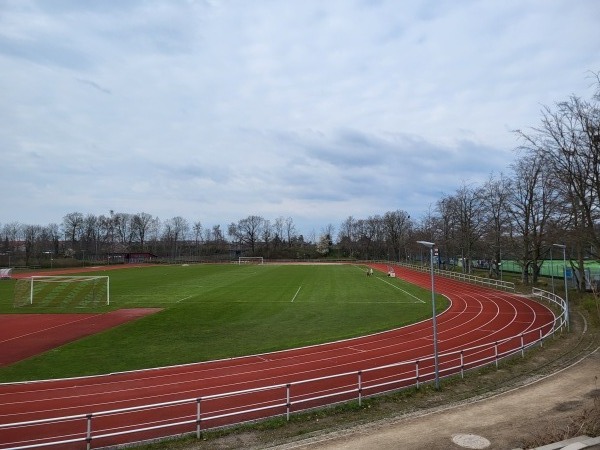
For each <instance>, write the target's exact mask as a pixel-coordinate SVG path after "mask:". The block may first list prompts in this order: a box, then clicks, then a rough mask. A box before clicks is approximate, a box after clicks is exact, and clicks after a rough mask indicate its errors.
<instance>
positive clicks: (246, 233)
mask: <svg viewBox="0 0 600 450" xmlns="http://www.w3.org/2000/svg"><path fill="white" fill-rule="evenodd" d="M264 224H265V219H263V218H262V217H260V216H248V217H246V218H245V219H241V220H240V221H239V222H238V223H237V224H235V223H231V224H230V225H229V228H228V233H229V235H230V236H232V237H234V238H235V239H236V240H238V242H240V243H241V244H245V245H249V246H250V251H251V252H252V254H254V252H255V251H256V244H257V242H258V238H259V236H260V234H261V232H262V229H263V227H264Z"/></svg>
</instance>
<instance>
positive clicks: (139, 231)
mask: <svg viewBox="0 0 600 450" xmlns="http://www.w3.org/2000/svg"><path fill="white" fill-rule="evenodd" d="M153 220H154V219H153V218H152V216H151V215H150V214H148V213H145V212H141V213H137V214H134V215H133V217H132V218H131V232H132V234H133V235H134V236H136V237H137V239H138V241H139V243H140V249H141V250H142V251H143V250H144V243H145V241H146V234H147V233H148V231H149V230H150V227H151V226H152V221H153Z"/></svg>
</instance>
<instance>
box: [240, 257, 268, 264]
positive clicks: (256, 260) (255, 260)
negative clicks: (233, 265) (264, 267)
mask: <svg viewBox="0 0 600 450" xmlns="http://www.w3.org/2000/svg"><path fill="white" fill-rule="evenodd" d="M264 262H265V260H264V259H263V257H262V256H240V257H239V259H238V264H264Z"/></svg>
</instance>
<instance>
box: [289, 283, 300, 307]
mask: <svg viewBox="0 0 600 450" xmlns="http://www.w3.org/2000/svg"><path fill="white" fill-rule="evenodd" d="M300 289H302V285H300V287H299V288H298V290H297V291H296V293H295V294H294V298H292V301H291V303H294V300H296V297H297V296H298V292H300Z"/></svg>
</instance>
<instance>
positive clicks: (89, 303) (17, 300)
mask: <svg viewBox="0 0 600 450" xmlns="http://www.w3.org/2000/svg"><path fill="white" fill-rule="evenodd" d="M109 291H110V287H109V279H108V277H107V276H101V277H97V276H33V277H29V278H21V279H19V280H17V282H16V283H15V290H14V296H13V306H14V307H21V306H26V305H35V306H42V307H70V308H73V307H75V308H89V307H95V306H102V305H108V304H110V293H109Z"/></svg>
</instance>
